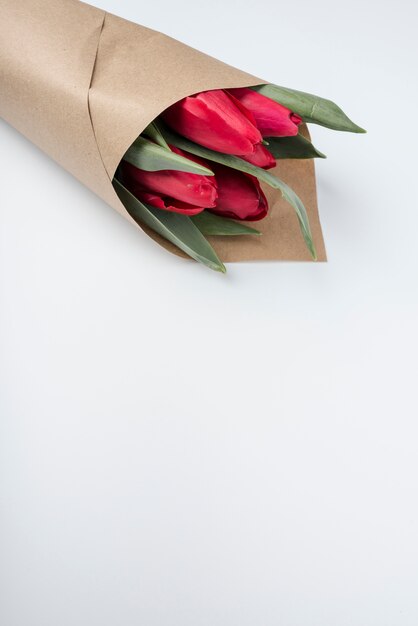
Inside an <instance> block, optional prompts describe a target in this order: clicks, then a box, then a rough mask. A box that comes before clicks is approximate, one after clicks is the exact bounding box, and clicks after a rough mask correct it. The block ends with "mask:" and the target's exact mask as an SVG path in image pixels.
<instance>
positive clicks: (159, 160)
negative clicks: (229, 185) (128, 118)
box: [123, 137, 213, 176]
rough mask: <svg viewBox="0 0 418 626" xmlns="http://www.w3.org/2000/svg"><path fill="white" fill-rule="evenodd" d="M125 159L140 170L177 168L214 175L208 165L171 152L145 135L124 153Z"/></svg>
mask: <svg viewBox="0 0 418 626" xmlns="http://www.w3.org/2000/svg"><path fill="white" fill-rule="evenodd" d="M123 158H124V160H125V161H128V163H131V165H135V167H138V168H139V169H140V170H145V171H146V172H156V171H158V170H177V171H179V172H190V173H191V174H203V175H204V176H213V172H211V171H210V170H209V169H208V168H207V167H204V166H203V165H200V164H199V163H195V162H194V161H190V159H186V157H183V156H181V155H180V154H176V153H175V152H171V150H170V149H168V150H167V148H163V147H162V146H159V145H157V144H155V143H153V142H152V141H149V140H148V139H145V137H138V139H137V140H136V141H135V142H134V143H133V144H132V146H131V147H130V148H129V150H128V151H127V152H126V153H125V155H124V157H123Z"/></svg>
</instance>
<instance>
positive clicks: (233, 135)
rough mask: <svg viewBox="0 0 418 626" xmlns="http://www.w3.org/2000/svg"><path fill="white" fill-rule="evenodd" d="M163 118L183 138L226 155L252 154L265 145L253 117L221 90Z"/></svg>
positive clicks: (178, 104) (198, 97) (202, 95)
mask: <svg viewBox="0 0 418 626" xmlns="http://www.w3.org/2000/svg"><path fill="white" fill-rule="evenodd" d="M162 118H163V120H164V121H165V122H166V124H167V125H168V126H170V128H172V129H173V130H174V131H176V132H177V133H179V134H180V135H183V137H187V139H190V140H191V141H194V142H195V143H197V144H200V145H201V146H205V147H206V148H210V149H211V150H216V151H217V152H223V153H224V154H234V155H236V156H242V155H248V154H252V153H253V152H254V150H255V148H256V146H257V145H258V144H260V143H261V141H262V137H261V134H260V131H259V130H258V129H257V127H256V125H255V120H254V118H253V116H252V115H251V113H249V112H248V111H247V110H246V108H245V107H243V106H242V105H241V104H240V102H239V101H236V100H235V99H234V98H232V97H230V96H229V95H228V94H227V93H226V92H224V91H222V90H221V89H215V90H213V91H203V92H201V93H198V94H195V95H194V96H189V97H187V98H184V99H183V100H180V101H179V102H176V103H175V104H173V105H172V106H171V107H169V108H168V109H167V110H166V111H164V113H163V114H162Z"/></svg>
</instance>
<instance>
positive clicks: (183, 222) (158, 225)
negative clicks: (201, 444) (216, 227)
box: [113, 178, 226, 273]
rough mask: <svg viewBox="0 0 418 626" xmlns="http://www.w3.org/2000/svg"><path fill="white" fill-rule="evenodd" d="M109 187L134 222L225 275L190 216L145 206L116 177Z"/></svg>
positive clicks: (210, 247) (216, 257)
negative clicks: (112, 188) (111, 187)
mask: <svg viewBox="0 0 418 626" xmlns="http://www.w3.org/2000/svg"><path fill="white" fill-rule="evenodd" d="M113 186H114V188H115V191H116V193H117V194H118V196H119V199H120V200H121V202H122V203H123V205H124V206H125V207H126V210H127V211H128V213H129V214H130V215H131V216H132V217H133V219H134V220H135V221H136V222H138V223H139V224H145V225H146V226H147V227H148V228H150V229H151V230H153V231H155V232H156V233H158V234H159V235H161V237H164V239H167V240H168V241H170V242H171V243H173V244H174V245H175V246H177V247H178V248H180V250H183V252H185V253H186V254H187V255H188V256H190V257H192V258H193V259H195V260H196V261H199V263H203V264H204V265H206V266H207V267H209V268H210V269H212V270H215V271H217V272H222V273H225V272H226V269H225V266H224V264H223V263H222V262H221V261H220V260H219V258H218V256H217V254H216V252H215V250H214V249H213V248H212V246H211V245H210V243H209V242H208V241H207V240H206V239H205V237H204V236H203V235H202V233H201V232H200V230H199V229H198V228H197V226H195V225H194V224H193V222H192V220H191V218H190V217H187V215H178V214H176V213H170V212H169V211H160V210H159V209H156V208H153V207H149V206H146V205H145V204H143V203H142V202H140V201H139V200H138V199H137V198H135V196H133V195H132V194H131V193H130V191H128V190H127V189H126V187H124V186H123V185H122V183H120V182H119V181H118V180H117V179H116V178H114V179H113Z"/></svg>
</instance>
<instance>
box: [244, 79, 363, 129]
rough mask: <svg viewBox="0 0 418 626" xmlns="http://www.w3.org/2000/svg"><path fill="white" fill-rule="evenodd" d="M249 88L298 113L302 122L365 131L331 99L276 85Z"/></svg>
mask: <svg viewBox="0 0 418 626" xmlns="http://www.w3.org/2000/svg"><path fill="white" fill-rule="evenodd" d="M251 89H254V91H258V93H261V94H262V95H263V96H267V98H271V99H272V100H275V101H276V102H279V103H280V104H283V106H285V107H287V108H288V109H290V110H291V111H294V113H297V114H298V115H300V116H301V117H302V119H303V121H304V122H312V124H320V125H321V126H326V127H327V128H332V129H333V130H343V131H346V132H349V133H365V132H366V131H365V130H364V129H363V128H360V126H357V124H354V122H352V121H351V120H350V119H349V118H348V117H347V116H346V114H345V113H344V111H342V110H341V109H340V107H339V106H337V105H336V104H334V102H331V100H326V99H325V98H320V97H319V96H314V95H312V94H311V93H305V92H304V91H296V90H295V89H287V88H286V87H279V86H278V85H257V86H256V87H251Z"/></svg>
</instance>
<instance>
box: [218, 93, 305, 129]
mask: <svg viewBox="0 0 418 626" xmlns="http://www.w3.org/2000/svg"><path fill="white" fill-rule="evenodd" d="M228 92H229V93H230V94H231V95H232V96H233V97H234V98H236V99H237V100H238V101H239V102H240V103H241V104H242V105H243V106H244V107H245V108H246V109H248V110H249V111H250V112H251V113H252V115H253V116H254V119H255V122H256V124H257V128H258V130H259V131H260V133H261V134H262V135H263V137H291V136H293V135H297V134H298V125H299V124H300V123H301V121H302V118H301V117H299V115H296V113H292V111H290V110H289V109H287V108H286V107H285V106H283V105H282V104H279V103H278V102H275V101H274V100H271V99H270V98H267V97H266V96H263V95H262V94H261V93H257V92H256V91H253V90H252V89H247V88H246V87H244V88H239V89H229V90H228Z"/></svg>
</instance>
